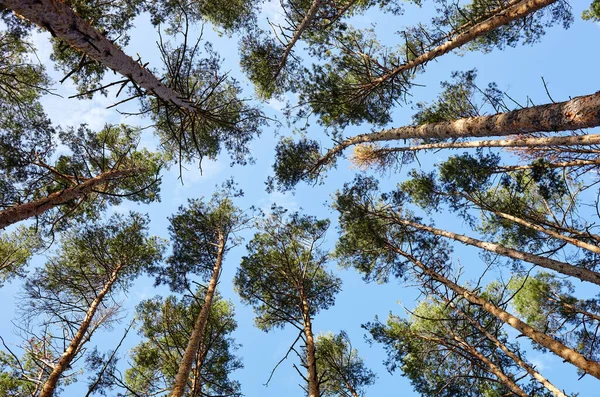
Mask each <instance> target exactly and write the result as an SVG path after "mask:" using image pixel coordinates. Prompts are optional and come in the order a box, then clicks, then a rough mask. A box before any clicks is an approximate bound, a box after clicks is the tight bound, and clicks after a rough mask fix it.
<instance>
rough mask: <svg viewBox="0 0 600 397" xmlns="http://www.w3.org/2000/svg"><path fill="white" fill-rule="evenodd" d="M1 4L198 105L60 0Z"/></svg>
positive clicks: (157, 91)
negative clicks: (176, 90)
mask: <svg viewBox="0 0 600 397" xmlns="http://www.w3.org/2000/svg"><path fill="white" fill-rule="evenodd" d="M0 5H2V6H4V7H6V8H7V9H9V10H12V11H14V12H15V13H16V14H18V15H20V16H22V17H23V18H25V19H27V20H29V21H31V22H33V23H34V24H36V25H38V26H39V27H41V28H42V29H45V30H47V31H49V32H50V34H52V36H54V37H57V38H59V39H61V40H63V41H65V42H66V43H67V44H69V45H70V46H71V47H73V48H76V49H77V50H79V51H81V52H83V53H85V54H86V55H87V56H89V57H90V58H92V59H94V60H96V61H98V62H100V63H101V64H103V65H104V66H106V67H108V68H110V69H112V70H114V71H115V72H117V73H119V74H121V75H123V76H125V77H127V78H128V79H130V80H131V81H134V82H135V83H136V84H137V85H138V86H140V87H142V88H144V89H145V90H146V91H148V92H149V93H152V94H153V95H155V96H156V97H158V98H160V99H161V100H163V101H164V102H167V103H173V104H175V105H177V106H179V107H180V108H183V109H187V110H195V107H194V105H193V104H192V103H191V102H190V101H189V100H187V99H184V98H181V96H180V95H179V94H178V93H176V92H175V91H173V90H172V89H170V88H169V87H167V86H166V85H164V84H163V83H161V82H160V80H159V79H158V78H156V76H154V75H153V74H152V73H150V71H149V70H148V69H146V68H144V67H143V66H142V65H140V64H139V63H138V62H136V61H134V60H133V59H132V58H131V57H130V56H128V55H127V54H125V53H124V52H123V51H122V50H121V49H120V48H119V47H117V46H115V45H114V44H113V43H112V42H111V41H110V40H108V39H107V38H106V37H105V36H104V35H103V34H102V33H100V32H99V31H98V30H97V29H95V28H94V27H92V26H90V24H89V23H87V22H86V21H85V20H83V19H82V18H81V17H79V15H77V14H76V13H75V12H74V11H73V10H72V9H71V8H70V7H69V6H68V5H66V4H65V3H63V2H62V1H60V0H0Z"/></svg>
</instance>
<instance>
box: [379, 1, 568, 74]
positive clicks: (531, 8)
mask: <svg viewBox="0 0 600 397" xmlns="http://www.w3.org/2000/svg"><path fill="white" fill-rule="evenodd" d="M556 1H557V0H523V1H521V2H520V3H517V4H515V5H512V6H510V7H508V8H506V9H503V10H501V11H499V12H498V13H496V14H494V15H491V16H490V17H489V18H487V19H486V20H484V21H482V22H480V23H478V24H476V25H475V26H473V27H471V28H469V29H467V30H466V31H464V32H463V33H460V34H459V35H457V36H456V37H454V38H453V39H451V40H448V41H447V42H445V43H444V44H442V45H439V46H437V47H435V48H434V49H432V50H431V51H428V52H426V53H425V54H422V55H419V56H418V57H416V58H415V59H413V60H412V61H410V62H407V63H405V64H402V65H400V66H398V67H397V68H396V69H394V70H392V71H391V72H390V73H387V74H385V75H384V76H381V77H379V78H378V79H376V80H374V81H373V82H372V83H369V85H379V84H381V83H383V82H385V81H387V80H389V79H392V78H394V77H395V76H397V75H398V74H400V73H402V72H404V71H407V70H410V69H414V68H415V67H417V66H420V65H424V64H426V63H427V62H429V61H431V60H433V59H435V58H437V57H439V56H441V55H444V54H446V53H448V52H450V51H452V50H454V49H456V48H459V47H461V46H462V45H464V44H467V43H469V42H471V41H473V40H475V39H476V38H478V37H481V36H483V35H485V34H487V33H489V32H491V31H493V30H494V29H496V28H499V27H500V26H503V25H506V24H508V23H510V22H513V21H516V20H517V19H521V18H524V17H526V16H528V15H529V14H531V13H533V12H535V11H537V10H539V9H541V8H543V7H546V6H548V5H550V4H552V3H554V2H556Z"/></svg>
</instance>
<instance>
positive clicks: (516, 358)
mask: <svg viewBox="0 0 600 397" xmlns="http://www.w3.org/2000/svg"><path fill="white" fill-rule="evenodd" d="M438 296H440V297H441V298H442V299H444V301H446V303H448V304H450V306H452V308H453V309H454V310H455V311H456V312H457V313H459V314H460V315H461V316H463V317H464V318H465V319H466V320H467V321H468V322H470V323H471V324H473V326H474V327H475V328H477V329H478V330H479V332H481V333H482V334H483V335H484V336H485V337H486V338H487V339H488V340H490V341H491V342H492V343H494V344H495V345H496V346H497V347H498V348H499V349H500V350H502V351H503V352H504V353H505V354H506V355H507V356H508V357H510V358H511V359H512V360H513V361H514V362H515V363H516V364H517V365H518V366H520V367H521V368H523V369H524V370H525V371H527V373H528V374H529V375H531V376H532V377H533V378H534V379H535V380H537V381H538V382H540V383H541V384H542V385H543V386H544V387H545V388H546V389H547V390H548V391H550V392H551V393H552V394H554V396H556V397H567V396H566V395H565V393H563V392H562V391H561V390H560V389H559V388H558V387H556V386H554V385H553V384H552V383H550V381H549V380H548V379H546V378H545V377H544V376H543V375H542V374H540V373H539V372H537V371H536V370H535V369H534V368H533V367H532V366H531V365H529V364H528V363H526V362H525V361H523V360H522V359H521V357H519V356H518V355H516V354H515V353H514V352H513V351H512V350H510V349H509V348H508V347H506V345H505V344H504V343H502V342H500V340H499V339H498V338H496V337H495V336H494V335H492V334H490V333H489V332H488V331H487V330H486V329H485V328H484V327H483V326H482V325H481V324H480V323H479V322H478V321H477V320H475V319H474V318H472V317H471V316H469V315H467V314H465V313H464V312H463V311H462V310H460V309H459V308H458V307H456V305H455V304H454V303H453V302H451V301H449V300H448V299H446V298H445V297H444V296H443V295H441V294H439V295H438Z"/></svg>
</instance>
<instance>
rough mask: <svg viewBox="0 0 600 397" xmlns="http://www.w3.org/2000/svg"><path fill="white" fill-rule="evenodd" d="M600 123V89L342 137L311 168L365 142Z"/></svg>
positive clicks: (513, 132)
mask: <svg viewBox="0 0 600 397" xmlns="http://www.w3.org/2000/svg"><path fill="white" fill-rule="evenodd" d="M599 125H600V92H597V93H595V94H591V95H586V96H581V97H576V98H573V99H571V100H570V101H565V102H558V103H551V104H546V105H539V106H532V107H530V108H526V109H520V110H513V111H510V112H506V113H498V114H495V115H492V116H478V117H467V118H462V119H457V120H453V121H441V122H439V123H429V124H423V125H417V126H404V127H399V128H392V129H388V130H383V131H379V132H373V133H369V134H361V135H357V136H354V137H351V138H348V139H345V140H344V141H342V142H341V143H340V144H338V145H336V146H335V147H333V148H332V149H330V150H329V151H328V152H327V153H326V154H325V155H324V156H323V157H321V158H320V159H319V160H318V161H317V163H316V164H315V165H314V167H313V170H312V171H313V172H315V171H316V170H318V169H319V168H320V167H322V166H324V165H326V164H327V163H329V162H330V161H331V160H332V159H333V158H334V157H335V156H336V155H337V154H339V153H340V152H342V151H343V150H344V149H346V148H348V147H350V146H353V145H357V144H360V143H367V142H381V141H399V140H406V139H428V138H442V139H444V138H474V137H493V136H508V135H518V134H530V133H535V132H557V131H571V130H578V129H582V128H591V127H597V126H599Z"/></svg>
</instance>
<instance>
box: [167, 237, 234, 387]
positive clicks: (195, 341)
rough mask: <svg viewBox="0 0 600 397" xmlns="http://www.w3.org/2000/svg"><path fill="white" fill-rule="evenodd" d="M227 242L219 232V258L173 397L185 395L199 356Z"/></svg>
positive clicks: (177, 376) (177, 377)
mask: <svg viewBox="0 0 600 397" xmlns="http://www.w3.org/2000/svg"><path fill="white" fill-rule="evenodd" d="M225 242H226V241H225V237H224V236H223V233H221V232H219V242H218V249H217V258H216V260H215V266H214V267H213V272H212V276H211V278H210V282H209V284H208V289H207V291H206V296H205V297H204V305H203V306H202V309H201V310H200V313H198V317H197V318H196V324H195V325H194V330H193V331H192V335H191V336H190V340H189V341H188V345H187V347H186V348H185V352H184V353H183V357H182V359H181V362H180V363H179V369H178V370H177V375H176V376H175V383H174V384H173V389H172V390H171V397H182V396H183V394H184V393H185V389H186V386H187V380H188V376H189V374H190V371H191V370H192V365H193V363H194V358H195V357H196V356H197V354H198V349H199V348H200V342H201V340H202V336H203V335H204V329H205V328H206V323H207V321H208V316H209V315H210V309H211V306H212V301H213V297H214V295H215V291H216V289H217V284H218V282H219V276H220V275H221V266H222V265H223V254H224V252H225Z"/></svg>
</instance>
